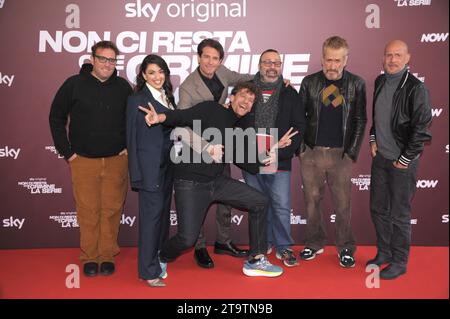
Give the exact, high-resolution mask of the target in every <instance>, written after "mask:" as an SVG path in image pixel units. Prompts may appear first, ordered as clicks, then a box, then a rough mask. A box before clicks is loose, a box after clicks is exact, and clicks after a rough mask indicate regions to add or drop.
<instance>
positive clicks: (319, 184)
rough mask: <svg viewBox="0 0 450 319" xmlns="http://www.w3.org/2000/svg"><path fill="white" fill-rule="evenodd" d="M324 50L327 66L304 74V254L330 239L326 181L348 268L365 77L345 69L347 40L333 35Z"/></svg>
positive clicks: (351, 261) (351, 255)
mask: <svg viewBox="0 0 450 319" xmlns="http://www.w3.org/2000/svg"><path fill="white" fill-rule="evenodd" d="M322 50H323V57H322V68H323V70H321V71H319V72H317V73H314V74H311V75H309V76H307V77H305V78H304V79H303V81H302V85H301V87H300V100H301V103H302V104H303V105H304V109H305V112H306V130H305V134H304V139H303V143H302V147H301V154H300V170H301V175H302V181H303V192H304V195H305V207H306V212H307V215H308V216H307V221H308V224H307V234H306V246H305V248H304V249H303V250H302V251H301V253H300V258H301V259H303V260H311V259H314V258H315V257H316V254H320V253H322V252H323V247H324V245H325V244H326V234H325V224H324V222H323V219H322V212H321V211H320V206H321V202H322V198H323V196H324V192H325V181H326V182H327V184H328V186H329V189H330V191H331V196H332V199H333V203H334V206H335V214H336V224H335V226H336V246H337V250H338V257H339V264H340V265H341V266H342V267H346V268H347V267H354V266H355V258H354V252H355V250H356V244H355V239H354V236H353V232H352V229H351V225H350V222H351V200H350V196H351V173H352V162H355V161H356V160H357V157H358V153H359V150H360V147H361V143H362V141H363V137H364V129H365V127H366V122H367V116H366V87H365V83H364V80H363V79H361V78H360V77H358V76H357V75H354V74H352V73H350V72H348V71H347V70H345V69H344V68H345V66H346V64H347V59H348V44H347V41H346V40H345V39H343V38H341V37H338V36H333V37H330V38H328V39H327V40H325V42H324V44H323V47H322Z"/></svg>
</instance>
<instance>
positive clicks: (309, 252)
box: [300, 247, 323, 260]
mask: <svg viewBox="0 0 450 319" xmlns="http://www.w3.org/2000/svg"><path fill="white" fill-rule="evenodd" d="M321 253H323V248H320V249H312V248H309V247H305V248H304V249H303V250H302V251H301V252H300V258H301V259H303V260H311V259H314V258H316V255H320V254H321Z"/></svg>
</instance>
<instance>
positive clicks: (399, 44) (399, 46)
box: [384, 40, 408, 53]
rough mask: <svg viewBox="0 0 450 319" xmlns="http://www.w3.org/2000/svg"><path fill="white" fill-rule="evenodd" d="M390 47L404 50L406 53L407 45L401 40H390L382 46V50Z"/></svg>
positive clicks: (390, 48)
mask: <svg viewBox="0 0 450 319" xmlns="http://www.w3.org/2000/svg"><path fill="white" fill-rule="evenodd" d="M392 49H398V50H404V51H405V52H406V53H408V45H407V44H406V43H405V42H403V41H402V40H392V41H390V42H388V43H387V44H386V46H385V47H384V52H385V53H386V51H388V50H392Z"/></svg>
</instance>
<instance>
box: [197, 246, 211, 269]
mask: <svg viewBox="0 0 450 319" xmlns="http://www.w3.org/2000/svg"><path fill="white" fill-rule="evenodd" d="M194 258H195V261H196V262H197V265H199V266H200V267H202V268H214V262H213V260H212V259H211V257H209V254H208V251H207V250H206V248H200V249H195V252H194Z"/></svg>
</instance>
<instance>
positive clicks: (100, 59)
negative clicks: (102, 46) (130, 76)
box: [94, 54, 117, 64]
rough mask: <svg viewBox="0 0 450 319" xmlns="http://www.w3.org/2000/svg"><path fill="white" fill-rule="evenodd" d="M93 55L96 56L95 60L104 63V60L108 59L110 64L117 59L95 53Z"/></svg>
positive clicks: (115, 62) (114, 62)
mask: <svg viewBox="0 0 450 319" xmlns="http://www.w3.org/2000/svg"><path fill="white" fill-rule="evenodd" d="M94 57H95V58H97V60H98V61H99V62H100V63H106V61H108V62H109V63H110V64H117V59H115V58H107V57H105V56H101V55H96V54H94Z"/></svg>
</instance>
